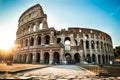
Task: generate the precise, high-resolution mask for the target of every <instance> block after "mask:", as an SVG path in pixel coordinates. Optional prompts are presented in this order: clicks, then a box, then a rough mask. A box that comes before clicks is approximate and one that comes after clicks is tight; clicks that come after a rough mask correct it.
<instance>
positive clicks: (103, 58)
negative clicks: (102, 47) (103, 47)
mask: <svg viewBox="0 0 120 80" xmlns="http://www.w3.org/2000/svg"><path fill="white" fill-rule="evenodd" d="M102 60H103V64H105V56H104V55H102Z"/></svg>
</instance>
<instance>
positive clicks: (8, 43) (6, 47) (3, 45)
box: [0, 38, 14, 50]
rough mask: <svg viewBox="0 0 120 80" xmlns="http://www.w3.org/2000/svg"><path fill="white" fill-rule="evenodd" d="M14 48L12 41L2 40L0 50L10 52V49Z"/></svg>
mask: <svg viewBox="0 0 120 80" xmlns="http://www.w3.org/2000/svg"><path fill="white" fill-rule="evenodd" d="M12 47H14V41H13V40H11V39H9V38H8V39H5V38H2V39H0V49H2V50H9V49H10V48H12Z"/></svg>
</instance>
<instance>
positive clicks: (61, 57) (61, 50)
mask: <svg viewBox="0 0 120 80" xmlns="http://www.w3.org/2000/svg"><path fill="white" fill-rule="evenodd" d="M64 54H65V53H64V48H61V49H60V60H61V64H66V59H65V55H64Z"/></svg>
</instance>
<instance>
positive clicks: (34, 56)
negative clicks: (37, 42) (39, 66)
mask: <svg viewBox="0 0 120 80" xmlns="http://www.w3.org/2000/svg"><path fill="white" fill-rule="evenodd" d="M32 63H33V64H35V63H36V54H35V53H33V60H32Z"/></svg>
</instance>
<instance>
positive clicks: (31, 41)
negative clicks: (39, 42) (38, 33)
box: [30, 38, 34, 46]
mask: <svg viewBox="0 0 120 80" xmlns="http://www.w3.org/2000/svg"><path fill="white" fill-rule="evenodd" d="M33 45H34V38H31V39H30V46H33Z"/></svg>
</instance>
